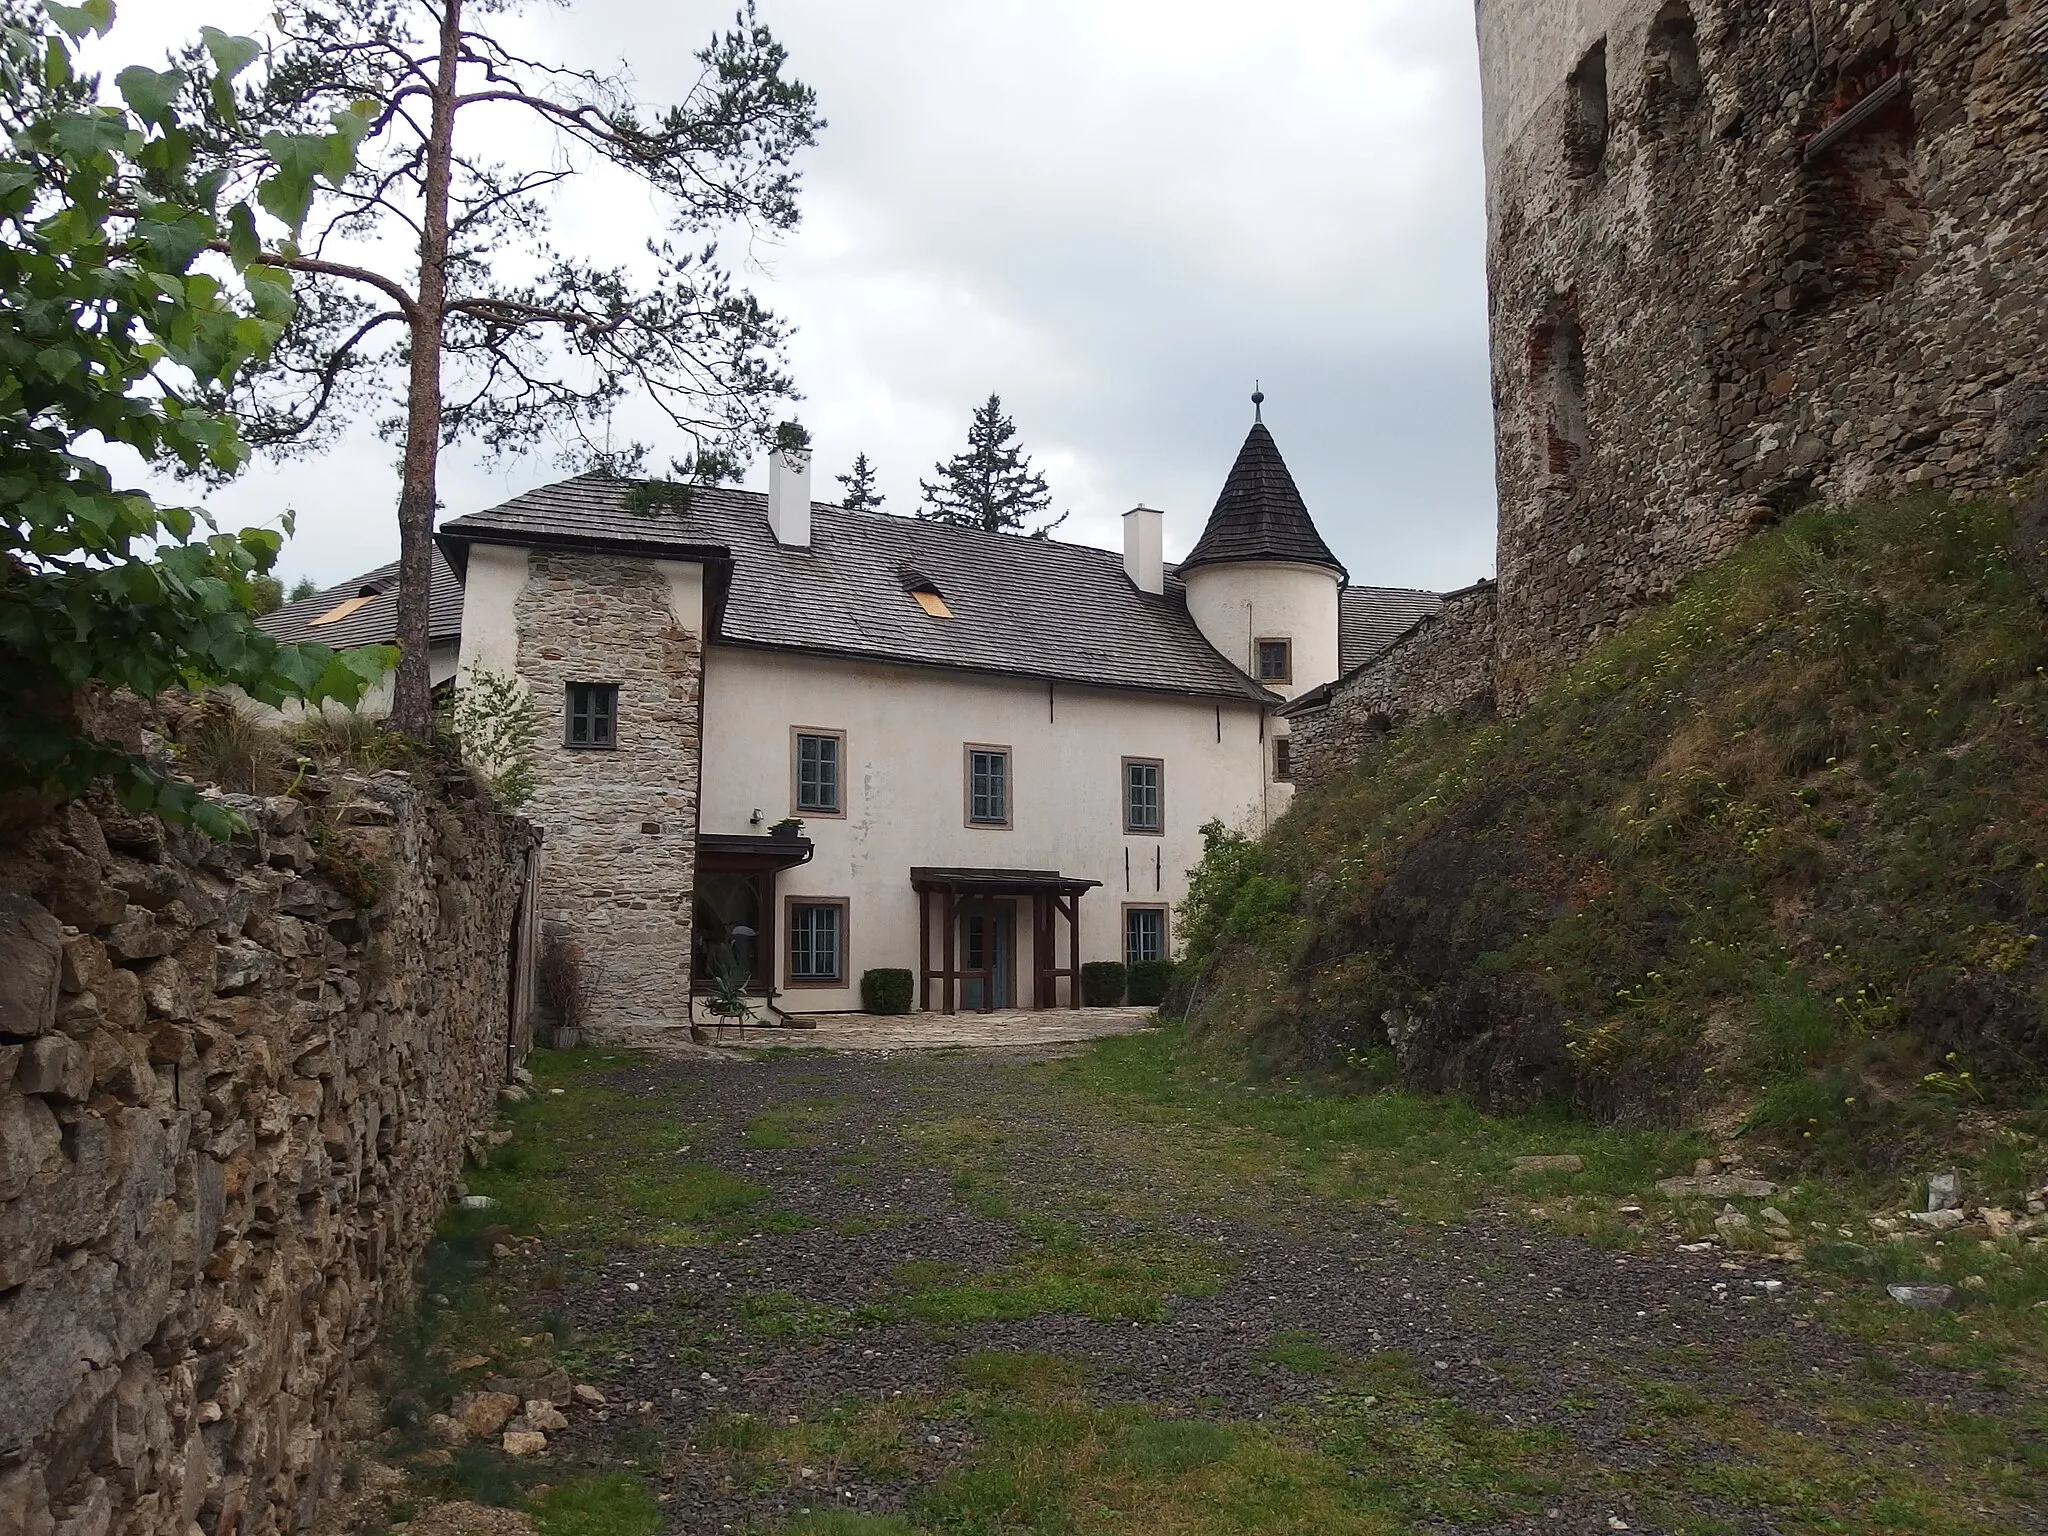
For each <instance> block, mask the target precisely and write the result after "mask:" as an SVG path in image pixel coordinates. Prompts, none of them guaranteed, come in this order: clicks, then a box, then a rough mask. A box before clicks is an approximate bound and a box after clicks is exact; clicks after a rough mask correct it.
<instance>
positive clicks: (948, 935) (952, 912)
mask: <svg viewBox="0 0 2048 1536" xmlns="http://www.w3.org/2000/svg"><path fill="white" fill-rule="evenodd" d="M945 892H946V901H945V908H946V932H945V935H944V937H942V938H941V939H940V940H939V944H940V947H941V949H942V951H943V952H944V954H945V957H946V970H945V984H944V990H945V996H946V1012H948V1013H952V1012H954V1011H955V1010H954V1007H953V941H954V938H955V937H956V935H955V932H954V930H955V929H957V928H958V927H959V926H960V903H959V901H958V900H957V899H956V898H955V897H954V894H953V887H951V886H950V885H949V886H947V887H945Z"/></svg>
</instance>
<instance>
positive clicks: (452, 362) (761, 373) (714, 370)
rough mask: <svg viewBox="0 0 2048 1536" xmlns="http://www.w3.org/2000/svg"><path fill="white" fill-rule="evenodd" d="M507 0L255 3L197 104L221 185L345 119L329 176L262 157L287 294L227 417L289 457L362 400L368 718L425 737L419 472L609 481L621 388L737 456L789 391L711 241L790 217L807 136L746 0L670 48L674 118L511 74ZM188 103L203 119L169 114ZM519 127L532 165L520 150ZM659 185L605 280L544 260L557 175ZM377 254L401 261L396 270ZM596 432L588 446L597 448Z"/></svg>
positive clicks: (597, 77) (428, 718)
mask: <svg viewBox="0 0 2048 1536" xmlns="http://www.w3.org/2000/svg"><path fill="white" fill-rule="evenodd" d="M528 3H529V0H278V3H277V5H276V7H275V10H274V12H273V15H272V21H271V25H272V30H273V37H272V39H271V47H270V49H269V51H268V52H267V53H266V55H265V60H264V65H263V67H262V69H261V70H260V72H252V73H254V74H255V79H254V83H253V84H251V85H249V86H248V87H247V88H245V89H244V90H243V91H242V93H241V100H240V102H239V104H238V106H239V110H238V111H236V112H235V113H232V114H230V113H225V112H216V113H214V114H213V118H212V121H211V123H210V127H211V130H212V133H211V141H210V146H209V147H210V154H211V160H212V163H213V167H214V168H215V169H216V170H218V171H221V172H224V173H225V174H226V177H227V182H226V184H227V185H229V186H233V185H235V184H236V180H237V178H239V177H241V176H244V175H246V174H247V173H248V171H249V170H250V168H251V167H253V166H256V165H258V164H259V163H260V162H261V160H262V158H263V157H264V156H265V155H266V154H267V153H268V151H267V148H266V146H267V145H269V144H270V143H272V142H273V140H274V139H275V137H276V135H277V134H278V133H279V132H303V131H304V130H305V129H307V128H308V127H309V126H311V127H316V128H317V127H319V126H321V125H324V124H327V123H330V122H333V123H336V124H343V123H346V124H347V125H348V127H349V130H350V132H351V134H352V136H353V159H352V162H351V161H347V160H343V159H339V158H337V159H331V160H324V161H323V160H322V159H320V158H319V157H317V156H313V155H302V156H299V157H297V158H294V159H291V160H288V161H287V162H286V163H285V164H284V166H283V168H282V169H283V174H282V175H281V176H280V177H279V178H277V179H276V180H274V182H273V183H272V185H271V187H270V188H269V190H268V191H267V192H266V193H265V195H264V197H263V200H262V206H263V207H264V208H265V209H267V210H268V211H269V212H270V213H272V214H273V215H275V216H277V217H279V218H281V219H284V220H285V221H286V222H298V223H303V224H304V226H305V233H304V236H303V238H301V239H300V240H299V241H297V242H296V243H294V244H292V245H290V246H287V247H286V248H284V249H283V250H281V251H279V252H278V253H277V254H276V256H275V260H276V262H277V264H278V265H280V266H283V267H286V268H288V269H290V270H291V271H292V272H294V273H296V274H298V275H299V276H300V278H301V290H300V291H301V303H300V306H299V309H298V312H297V314H296V316H295V317H294V319H293V322H292V324H291V326H290V328H289V329H288V331H287V332H286V334H285V337H284V339H283V341H282V343H281V344H280V346H279V348H278V351H277V355H276V358H275V360H274V362H273V364H272V366H271V367H269V368H268V369H266V370H265V371H264V372H263V373H262V374H261V375H260V376H259V377H258V378H257V379H256V380H255V381H254V382H253V383H252V384H251V385H250V386H249V387H248V388H246V389H244V390H243V391H242V392H241V393H240V395H239V396H238V399H237V404H238V406H239V409H240V411H241V413H242V419H243V422H244V427H245V431H246V432H247V434H248V436H249V438H250V440H251V441H252V442H254V443H255V444H257V445H258V446H262V447H268V448H271V449H282V450H290V449H305V448H309V447H312V446H314V445H316V444H318V443H321V442H323V441H325V440H327V439H328V438H329V437H330V436H331V435H332V434H333V433H334V432H336V431H338V430H339V429H340V428H341V427H342V426H343V425H345V424H346V422H347V420H348V419H349V418H350V417H351V416H353V415H354V414H355V412H356V410H357V409H358V408H359V407H361V406H364V405H366V404H369V403H372V402H377V401H381V402H382V403H383V404H384V405H385V406H386V408H387V411H386V414H385V415H384V416H383V419H382V421H381V423H380V425H381V427H382V430H383V431H384V433H385V434H386V436H387V437H389V438H391V439H392V440H394V441H395V442H397V443H398V444H400V445H401V458H400V490H399V498H398V525H399V547H400V553H399V567H400V569H399V594H398V616H397V629H398V640H399V644H400V647H401V659H400V662H399V670H398V679H397V684H396V688H395V691H394V697H393V700H392V710H391V718H392V722H393V724H394V725H396V726H397V727H398V728H399V729H400V730H402V731H404V732H406V733H407V734H409V735H412V736H415V737H420V738H424V737H425V736H427V735H428V734H429V733H430V732H431V730H432V726H433V709H432V701H431V698H430V693H429V686H430V685H429V677H428V672H427V629H428V589H429V583H430V579H431V573H432V554H431V545H430V540H431V537H432V533H433V523H434V512H435V508H436V500H437V495H436V471H437V466H438V459H439V454H440V451H441V449H442V448H444V447H446V446H448V445H449V444H452V443H455V442H458V441H462V440H464V439H471V440H475V441H478V442H480V443H482V444H483V445H484V446H485V448H487V449H488V450H490V451H492V452H508V451H519V450H524V449H527V448H530V447H532V446H535V445H536V444H538V443H540V442H542V441H546V440H553V441H555V442H557V443H558V444H560V445H562V447H563V449H564V453H565V456H566V457H569V458H572V459H581V460H583V461H585V462H588V463H590V464H593V465H602V466H603V467H605V468H607V469H609V470H612V471H613V472H623V471H624V470H626V469H628V468H632V467H636V466H637V463H638V461H639V460H640V459H641V458H642V457H644V455H645V449H644V447H642V446H640V445H637V444H636V445H634V446H633V448H631V449H629V450H626V451H624V452H623V453H622V452H618V451H613V450H610V449H608V448H602V449H601V448H599V447H598V445H597V444H596V443H594V442H593V440H592V438H593V434H592V433H591V430H590V429H591V428H593V427H599V426H602V425H603V424H605V423H606V421H607V420H608V417H609V415H610V412H611V410H612V408H613V407H614V406H615V405H616V404H617V403H618V401H620V400H621V399H622V398H624V397H625V396H626V395H627V394H628V393H629V392H630V393H632V394H633V395H635V397H636V398H640V399H645V400H648V401H651V402H652V403H653V404H654V405H655V407H656V408H657V409H659V410H660V411H661V412H662V413H663V414H664V415H666V416H667V418H668V419H669V421H670V422H671V423H673V424H674V425H675V426H676V427H677V428H679V429H680V430H681V431H682V432H683V434H684V435H685V436H687V437H688V438H689V439H690V440H691V442H692V443H693V445H694V452H693V454H692V456H691V458H690V459H689V460H687V461H685V462H686V463H687V464H688V465H689V466H690V467H691V469H692V471H693V473H692V476H691V478H698V476H697V475H696V474H695V471H696V470H698V469H700V468H702V467H703V466H705V465H726V464H729V463H731V462H732V461H733V460H734V459H736V458H737V459H738V460H739V461H741V462H744V460H745V458H746V457H747V456H748V452H749V449H750V446H751V445H753V444H757V443H761V442H765V441H767V440H768V436H769V432H770V426H771V416H770V412H771V409H772V406H773V404H774V402H776V401H777V400H779V399H781V398H784V397H786V396H788V395H789V394H791V393H792V389H791V385H790V381H789V379H788V377H787V375H786V374H785V373H784V371H783V366H782V343H783V340H784V337H785V335H786V327H785V326H784V325H783V324H782V322H781V321H779V320H778V319H776V318H775V316H773V315H772V314H770V313H769V312H768V311H767V310H766V309H764V308H763V307H762V306H761V304H760V303H759V302H758V301H757V300H756V299H755V297H754V295H753V294H751V293H750V292H748V291H746V290H745V289H744V288H741V287H739V286H738V285H737V284H736V282H735V280H734V277H733V274H732V271H731V268H730V264H729V262H728V261H727V260H726V259H725V258H724V257H723V256H722V255H721V249H720V237H721V235H722V234H724V233H725V232H727V231H729V230H730V229H732V228H733V227H734V226H735V225H741V226H744V227H746V228H747V229H748V230H750V231H752V232H756V233H759V232H763V231H767V232H779V231H783V230H787V229H790V228H792V227H794V226H795V224H796V222H797V176H796V173H795V172H794V171H793V170H792V169H791V161H792V158H793V157H794V156H795V154H796V153H797V151H799V150H801V149H802V148H804V147H805V146H806V145H809V144H810V143H812V142H813V141H814V140H815V138H816V135H817V131H818V129H819V128H820V127H821V126H822V122H821V120H820V119H819V117H818V113H817V103H816V97H815V95H814V94H813V92H812V91H811V90H810V88H809V87H808V86H805V85H803V84H802V83H800V82H798V81H796V80H794V79H791V78H789V77H788V76H787V75H786V74H785V73H784V65H785V63H786V62H787V56H786V54H785V52H784V50H783V47H782V45H781V44H780V43H779V42H777V41H776V39H775V38H774V36H773V35H772V34H771V33H770V31H769V30H768V28H767V27H766V26H765V25H763V24H761V23H760V22H759V21H758V20H757V19H756V18H755V15H754V11H753V7H752V5H751V4H748V5H747V6H746V8H745V9H744V10H742V11H741V13H740V16H739V18H738V20H737V22H736V23H735V24H734V25H733V27H732V28H731V29H730V30H728V31H726V32H724V33H722V34H720V35H717V36H714V37H713V38H712V40H711V41H710V43H708V44H707V45H706V46H705V47H704V48H703V49H702V50H701V51H700V52H699V53H698V54H697V56H696V58H697V63H698V66H699V73H698V77H697V80H696V83H695V84H694V85H693V86H692V87H691V88H690V90H689V91H688V93H687V94H686V95H685V96H684V97H683V99H682V100H681V101H680V102H678V103H676V104H675V105H672V106H668V107H662V108H658V109H655V110H652V111H648V110H643V109H642V107H641V106H640V105H639V104H637V103H636V102H635V100H634V98H633V94H632V92H631V90H630V88H629V84H630V82H629V80H628V77H627V76H626V75H625V73H624V72H623V71H616V72H609V73H607V72H601V71H595V70H587V69H579V68H573V67H569V66H566V65H561V64H557V63H552V62H549V61H548V60H546V59H540V58H531V57H527V56H525V55H523V54H522V53H520V52H519V51H517V49H516V48H515V47H514V46H513V44H512V40H511V38H510V35H509V33H508V30H507V28H506V27H505V26H503V25H502V23H503V22H505V21H506V20H507V19H509V18H510V17H512V16H513V15H515V14H516V13H517V12H519V11H521V10H524V9H526V7H527V5H528ZM197 105H198V106H199V107H200V108H201V109H202V110H204V109H206V108H207V105H208V104H207V103H206V102H205V101H204V100H203V99H202V100H199V101H198V102H197ZM535 129H538V130H540V137H542V138H543V139H548V138H551V139H552V140H553V141H554V142H553V152H552V153H547V152H535V153H531V154H526V155H521V154H520V153H519V151H517V150H511V151H509V152H508V154H509V155H510V156H511V158H509V159H501V158H499V153H498V151H499V149H500V146H507V145H517V144H521V143H523V142H525V141H526V140H527V139H528V138H530V137H532V136H533V130H535ZM598 169H602V170H606V171H612V172H623V173H624V174H625V175H626V176H629V177H631V178H633V179H634V180H636V181H637V182H639V183H641V184H642V185H643V186H645V187H646V188H648V189H650V190H652V191H653V192H655V193H658V194H660V201H661V202H662V204H663V205H664V207H665V213H666V219H667V229H666V232H665V233H664V234H663V235H662V236H661V237H660V238H658V239H655V240H652V241H650V242H649V243H648V245H647V248H646V252H645V256H644V259H640V260H637V261H636V262H635V263H634V264H632V265H626V264H620V265H616V266H611V265H604V264H602V263H596V262H591V261H587V260H583V259H580V258H577V257H574V256H570V255H566V254H563V253H562V252H560V251H558V250H556V249H555V247H554V246H553V245H552V244H551V242H550V240H549V237H548V212H549V207H548V203H549V195H550V194H551V193H552V192H553V190H554V189H555V188H556V187H558V186H559V185H560V184H561V183H562V182H564V181H566V180H568V179H569V178H570V177H572V176H574V175H576V174H579V173H580V172H582V171H585V170H598ZM401 253H402V254H401ZM598 435H600V436H601V435H602V434H598Z"/></svg>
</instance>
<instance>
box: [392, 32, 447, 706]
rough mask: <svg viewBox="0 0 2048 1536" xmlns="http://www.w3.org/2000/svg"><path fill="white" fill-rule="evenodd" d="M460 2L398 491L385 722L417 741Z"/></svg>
mask: <svg viewBox="0 0 2048 1536" xmlns="http://www.w3.org/2000/svg"><path fill="white" fill-rule="evenodd" d="M461 46H462V0H444V9H443V11H442V16H441V45H440V52H441V56H440V58H439V60H438V61H437V63H438V78H437V79H436V81H435V86H434V98H433V100H434V114H433V120H432V123H431V125H430V127H429V130H428V135H427V166H426V170H427V175H426V189H425V207H424V208H423V210H422V219H421V224H420V286H419V294H418V297H417V299H416V300H415V302H414V306H413V313H412V358H411V362H412V372H411V376H410V378H409V379H408V380H407V383H406V402H405V403H406V410H405V454H404V457H403V459H402V461H401V467H400V478H399V491H398V645H399V657H398V679H397V682H396V683H395V685H394V687H393V691H392V700H391V723H392V725H393V726H394V727H395V728H396V729H397V730H399V731H400V732H402V733H404V734H405V735H407V736H410V737H411V738H412V739H413V740H415V741H426V740H428V739H429V738H430V737H431V736H432V735H433V731H434V697H433V691H434V681H433V674H432V672H431V670H430V668H429V664H428V651H429V649H430V647H431V644H432V640H431V629H430V625H429V618H430V616H431V612H432V601H433V582H434V510H435V504H436V502H437V501H438V500H439V495H438V490H437V486H436V471H437V470H438V469H439V467H440V456H441V322H442V318H443V313H444V307H445V305H446V303H447V299H448V183H449V177H450V173H451V163H450V162H451V161H452V159H453V156H454V144H455V92H456V83H457V82H456V67H457V63H458V55H459V53H460V51H461Z"/></svg>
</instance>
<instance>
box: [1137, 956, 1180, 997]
mask: <svg viewBox="0 0 2048 1536" xmlns="http://www.w3.org/2000/svg"><path fill="white" fill-rule="evenodd" d="M1172 985H1173V962H1172V961H1171V960H1140V961H1138V962H1136V963H1135V964H1134V965H1132V966H1131V968H1130V996H1129V1001H1130V1005H1131V1006H1132V1007H1133V1008H1157V1007H1158V1006H1159V1005H1160V1004H1161V1003H1163V1002H1165V1001H1166V989H1167V988H1168V987H1170V986H1172Z"/></svg>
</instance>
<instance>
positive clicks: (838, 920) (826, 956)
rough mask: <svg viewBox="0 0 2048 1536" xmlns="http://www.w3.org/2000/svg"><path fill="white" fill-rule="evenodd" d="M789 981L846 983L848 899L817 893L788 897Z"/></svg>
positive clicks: (801, 984) (802, 984)
mask: <svg viewBox="0 0 2048 1536" xmlns="http://www.w3.org/2000/svg"><path fill="white" fill-rule="evenodd" d="M789 984H790V985H791V986H793V987H843V986H845V985H846V903H845V902H844V901H841V900H833V899H821V898H817V897H796V896H792V897H791V898H790V900H789Z"/></svg>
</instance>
